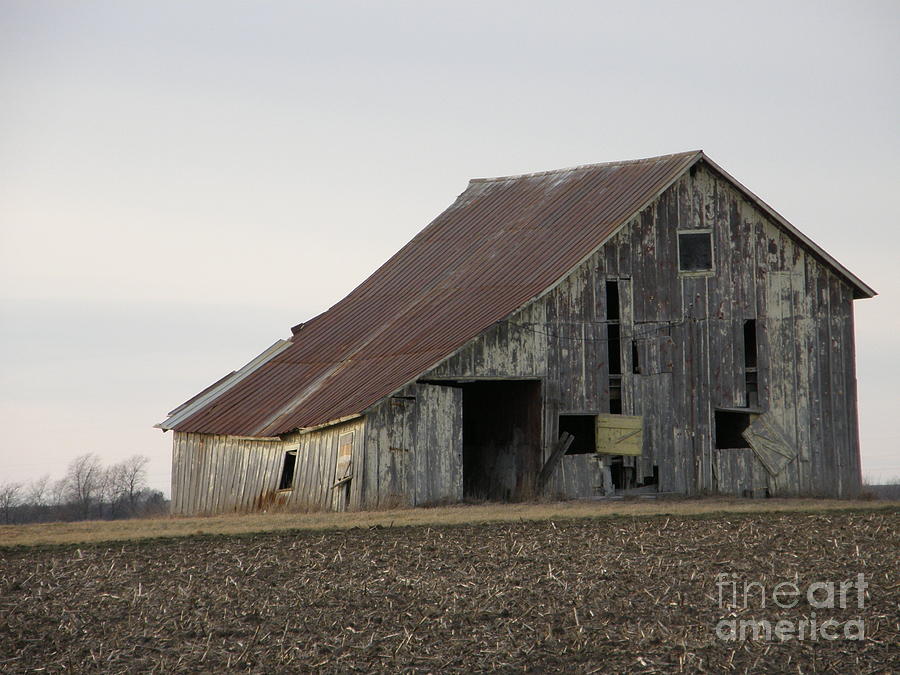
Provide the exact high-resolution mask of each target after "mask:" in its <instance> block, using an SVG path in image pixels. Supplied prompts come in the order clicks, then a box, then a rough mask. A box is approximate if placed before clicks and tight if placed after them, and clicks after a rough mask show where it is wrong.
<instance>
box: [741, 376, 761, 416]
mask: <svg viewBox="0 0 900 675" xmlns="http://www.w3.org/2000/svg"><path fill="white" fill-rule="evenodd" d="M757 377H758V376H757V373H756V370H752V371H751V370H748V371H747V373H746V374H745V376H744V378H745V383H744V384H745V386H746V389H747V407H748V408H759V383H758V382H757Z"/></svg>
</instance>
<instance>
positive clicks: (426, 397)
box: [363, 383, 463, 508]
mask: <svg viewBox="0 0 900 675" xmlns="http://www.w3.org/2000/svg"><path fill="white" fill-rule="evenodd" d="M462 449H463V448H462V390H460V389H459V388H455V387H444V386H437V385H430V384H423V383H417V384H412V385H409V386H408V387H406V388H405V389H404V390H403V391H401V392H398V393H397V394H396V395H394V396H392V397H390V398H387V399H385V400H383V401H382V402H380V403H379V404H378V405H376V406H375V407H374V408H373V409H372V410H370V411H369V412H368V414H367V415H366V435H365V477H364V481H363V484H364V487H363V490H364V493H365V494H364V504H365V505H366V506H367V507H370V508H375V507H384V506H400V505H410V506H422V505H426V504H438V503H444V502H457V501H460V500H461V499H462V497H463V491H462Z"/></svg>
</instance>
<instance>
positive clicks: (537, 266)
mask: <svg viewBox="0 0 900 675" xmlns="http://www.w3.org/2000/svg"><path fill="white" fill-rule="evenodd" d="M873 295H875V292H874V291H873V290H872V289H871V288H870V287H869V286H867V285H866V284H865V283H863V282H862V281H861V280H860V279H858V278H857V277H856V276H854V275H853V274H851V273H850V272H849V271H848V270H847V269H845V268H844V267H843V266H842V265H841V264H840V263H838V262H837V261H836V260H835V259H834V258H832V257H831V256H830V255H829V254H828V253H826V252H825V251H824V250H822V249H821V248H820V247H819V246H817V245H816V244H815V243H813V242H812V241H811V240H810V239H809V238H808V237H806V236H805V235H804V234H802V233H801V232H800V231H799V230H797V229H796V228H795V227H794V226H793V225H791V224H790V223H789V222H787V221H786V220H785V219H784V218H782V217H781V216H780V215H779V214H778V213H776V212H775V211H774V210H773V209H772V208H771V207H769V206H767V205H766V204H765V203H764V202H762V201H761V200H760V199H759V198H758V197H756V196H755V195H754V194H753V193H752V192H750V191H749V190H748V189H747V188H745V187H744V186H743V185H741V184H740V183H739V182H738V181H737V180H735V179H734V178H733V177H731V176H730V175H729V174H728V173H726V172H725V170H724V169H722V168H721V167H719V166H718V165H717V164H716V163H715V162H713V161H712V160H711V159H710V158H709V157H708V156H707V155H706V154H705V153H703V152H702V151H692V152H685V153H679V154H673V155H665V156H661V157H653V158H648V159H640V160H631V161H620V162H610V163H603V164H593V165H587V166H578V167H574V168H568V169H562V170H555V171H546V172H540V173H532V174H525V175H518V176H506V177H501V178H486V179H474V180H472V181H470V183H469V185H468V187H467V188H466V190H465V191H464V192H463V193H462V194H461V195H459V197H458V198H457V199H456V201H455V202H454V203H453V204H451V205H450V207H449V208H447V210H446V211H444V212H443V213H441V214H440V215H439V216H438V217H437V218H436V219H435V220H434V221H433V222H432V223H431V224H429V225H428V226H427V227H426V228H425V229H424V230H422V231H421V232H420V233H419V234H418V235H416V236H415V237H414V238H413V239H412V240H411V241H410V242H409V243H408V244H406V246H404V247H403V248H402V249H401V250H400V251H398V252H397V253H396V254H395V255H394V256H393V257H392V258H390V260H388V261H387V262H386V263H385V264H384V265H382V267H381V268H380V269H378V270H377V271H376V272H375V273H374V274H372V276H370V277H369V278H368V279H366V280H365V281H363V282H362V283H361V284H360V285H359V286H358V287H357V288H356V289H354V290H353V291H352V292H351V293H350V294H349V295H348V296H347V297H345V298H344V299H343V300H341V301H340V302H338V303H337V304H336V305H334V306H333V307H331V308H330V309H328V310H327V311H325V312H323V313H322V314H320V315H318V316H316V317H314V318H312V319H310V320H309V321H307V322H306V323H303V324H299V325H297V326H294V327H293V328H292V329H291V335H290V337H287V338H286V339H282V340H278V341H277V342H275V343H274V344H273V345H272V346H271V347H269V348H268V349H267V350H266V351H264V352H263V353H262V354H260V355H259V356H257V357H256V358H254V359H253V360H252V361H250V362H249V363H248V364H247V365H246V366H244V367H243V368H241V369H240V370H238V371H235V372H232V373H230V374H228V375H227V376H225V377H224V378H222V379H221V380H219V381H218V382H216V383H214V384H212V385H211V386H210V387H208V388H207V389H206V390H204V391H202V392H200V393H199V394H197V395H196V396H194V397H193V398H192V399H190V400H188V401H187V402H185V403H184V404H182V405H181V406H179V407H178V408H176V409H175V410H173V411H172V412H171V413H170V414H169V416H168V418H167V419H166V420H165V421H164V422H162V423H160V424H158V425H157V426H158V427H160V428H162V429H163V430H171V431H173V460H172V508H173V512H175V513H179V514H201V513H219V512H228V511H247V510H265V509H273V508H283V509H297V510H304V509H311V510H313V509H323V510H345V509H366V508H381V507H387V506H398V505H429V504H438V503H450V502H459V501H463V500H469V499H471V500H484V499H488V500H517V499H527V498H532V497H535V496H537V495H539V494H543V495H547V496H551V497H561V498H609V497H614V496H616V495H627V494H644V495H658V494H671V493H674V494H683V495H706V494H720V495H739V496H754V497H759V496H773V495H778V496H785V495H817V496H832V497H845V496H852V495H854V494H856V493H857V492H858V490H859V488H860V480H861V471H860V457H859V436H858V425H857V403H856V375H855V355H854V328H853V301H854V300H857V299H860V298H870V297H872V296H873Z"/></svg>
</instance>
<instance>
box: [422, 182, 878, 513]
mask: <svg viewBox="0 0 900 675" xmlns="http://www.w3.org/2000/svg"><path fill="white" fill-rule="evenodd" d="M706 228H709V229H711V230H712V232H713V245H714V265H715V270H714V271H713V272H712V273H709V274H695V275H684V274H679V270H678V255H677V237H678V235H677V233H678V230H690V229H706ZM611 280H616V281H617V283H618V286H619V295H620V304H621V307H620V315H621V317H620V321H621V335H622V343H621V344H622V350H621V351H622V359H623V364H622V389H623V391H622V399H623V409H622V412H623V413H624V414H633V415H643V416H644V419H645V429H644V434H645V448H646V452H645V453H644V455H643V456H642V457H641V458H639V459H638V460H637V471H638V475H651V474H652V470H653V466H654V465H656V466H658V467H659V480H660V483H659V489H660V491H665V492H669V491H674V492H682V493H687V494H702V493H727V494H744V493H745V490H756V491H764V490H768V492H769V493H770V494H821V495H849V494H853V493H854V492H855V491H856V490H857V489H858V487H859V481H860V467H859V451H858V434H857V418H856V391H855V386H856V385H855V367H854V348H853V313H852V289H851V288H850V287H849V286H848V285H847V284H846V283H845V282H843V281H842V280H840V279H839V278H838V277H837V276H836V275H835V274H834V273H833V272H832V271H831V270H830V269H829V268H828V267H827V266H826V265H824V264H822V263H821V262H820V261H819V260H817V259H816V258H814V257H813V256H812V255H810V254H809V253H808V251H807V250H806V249H804V248H803V247H802V245H801V244H800V243H799V242H797V241H795V240H794V239H793V238H792V237H791V236H790V235H788V234H787V233H785V232H784V231H782V230H781V229H780V228H779V227H778V226H777V225H776V224H775V223H774V222H772V221H771V220H770V219H769V218H768V216H766V215H765V214H764V213H763V212H762V211H760V210H759V209H758V208H757V207H756V206H754V205H753V204H751V203H750V202H749V201H748V200H746V199H744V198H743V196H742V195H741V194H740V193H739V192H738V191H737V190H736V189H735V188H734V187H733V186H732V185H731V184H730V183H728V182H727V181H725V180H723V179H721V178H720V177H719V176H717V175H716V174H714V173H713V171H712V170H710V169H708V168H706V167H703V166H700V167H698V168H697V169H696V170H695V171H693V172H692V173H690V174H685V175H684V176H683V177H682V178H681V179H680V180H679V181H678V182H677V183H676V184H675V185H673V186H672V187H671V188H670V189H668V190H667V191H666V192H665V193H664V194H663V195H662V196H661V197H660V198H659V199H657V200H656V201H655V202H654V203H653V204H651V205H650V206H648V207H647V208H646V209H644V210H643V211H642V213H641V214H640V215H639V216H638V217H636V218H634V219H633V220H632V221H631V222H630V223H628V224H627V225H626V226H625V227H624V228H623V229H622V230H620V232H619V233H618V234H617V235H616V236H614V237H613V238H612V239H611V240H610V241H609V242H608V243H607V244H606V245H604V246H603V247H602V248H601V249H600V250H598V251H597V252H596V253H595V254H594V255H593V256H591V257H590V259H588V260H587V261H586V262H584V263H583V264H582V265H580V266H579V267H578V268H576V269H575V270H573V271H572V272H571V273H570V274H569V275H568V276H567V277H566V278H565V279H563V280H562V281H561V282H560V283H559V284H558V285H557V286H556V287H555V288H553V289H552V290H550V291H549V292H547V293H546V294H544V295H543V296H542V297H540V298H537V299H536V300H535V301H534V302H532V303H530V304H529V305H528V306H526V307H524V308H523V309H522V310H520V311H519V312H517V313H515V314H514V315H512V316H510V317H509V319H508V320H507V321H504V322H500V323H498V324H496V325H495V326H494V327H492V328H491V329H489V330H488V331H486V332H485V333H484V334H482V335H481V336H480V337H479V338H476V339H475V340H473V341H472V342H470V343H469V344H467V345H466V346H465V347H464V348H462V349H461V350H459V351H458V352H457V353H456V354H455V355H453V356H452V357H450V358H448V359H447V360H446V361H444V362H443V363H442V364H440V365H439V366H437V367H436V368H435V369H434V370H433V371H431V372H430V373H428V374H427V375H426V376H424V378H423V379H428V378H491V377H538V378H541V380H542V382H543V391H544V413H543V430H544V438H543V446H544V453H545V456H546V455H547V453H549V451H550V448H551V446H552V444H553V442H554V440H555V439H556V438H557V437H558V435H559V427H558V419H559V415H560V414H565V413H579V412H582V413H605V412H607V411H608V410H609V387H608V382H609V365H608V363H607V361H608V353H607V343H606V330H607V326H606V321H607V313H606V307H605V302H606V299H605V298H606V294H605V287H606V282H607V281H611ZM747 319H755V320H756V322H757V336H758V337H757V339H758V369H759V374H758V379H759V404H760V407H761V408H762V409H763V410H767V411H769V414H771V415H772V416H774V418H775V420H776V421H777V422H778V424H779V426H780V427H781V428H782V429H784V430H785V431H786V432H787V434H788V435H789V436H790V438H791V439H792V440H793V442H794V443H795V444H796V449H797V453H798V456H797V458H796V460H794V461H792V462H791V463H790V464H789V465H788V466H787V468H786V469H785V470H784V471H783V472H782V473H781V474H779V475H778V476H776V477H773V476H770V475H768V474H767V473H766V471H765V470H764V468H763V467H762V465H761V464H760V463H759V461H758V460H757V459H756V458H755V456H754V455H753V453H752V451H750V450H746V449H723V450H717V449H715V448H714V416H713V412H714V410H715V409H716V408H735V407H742V406H745V405H746V403H747V402H746V396H745V382H744V354H743V348H744V347H743V322H744V321H745V320H747ZM631 340H636V342H637V345H636V347H637V352H638V355H639V358H640V361H641V364H640V365H641V373H640V374H634V373H632V350H631ZM575 476H578V478H574V477H575ZM555 478H556V480H555V482H554V483H552V484H551V486H550V489H551V490H553V491H556V492H558V493H560V494H567V495H571V496H589V495H590V494H591V493H592V492H596V490H597V487H598V485H597V481H599V471H597V470H596V468H595V467H594V465H590V464H589V463H586V460H584V459H582V458H581V457H578V456H574V455H573V456H567V457H565V458H564V461H563V464H562V465H561V467H560V469H559V470H558V471H557V476H556V477H555Z"/></svg>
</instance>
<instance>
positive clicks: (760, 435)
mask: <svg viewBox="0 0 900 675" xmlns="http://www.w3.org/2000/svg"><path fill="white" fill-rule="evenodd" d="M742 435H743V436H744V438H745V439H746V440H747V443H749V444H750V447H751V448H752V449H753V452H754V453H755V454H756V456H757V457H758V458H759V461H760V462H762V465H763V466H764V467H766V471H768V472H769V475H771V476H777V475H778V474H780V473H781V472H782V471H784V468H785V467H786V466H787V465H788V464H790V462H791V460H793V459H794V458H795V457H796V456H797V450H796V448H795V447H794V444H793V443H791V441H790V440H789V439H788V437H787V434H786V433H785V432H784V430H783V429H782V428H781V427H780V426H778V423H777V422H776V421H775V420H774V419H773V418H772V416H771V415H769V414H765V415H760V416H759V417H757V418H756V419H755V420H753V422H751V423H750V426H748V427H747V428H746V429H744V431H743V432H742Z"/></svg>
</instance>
